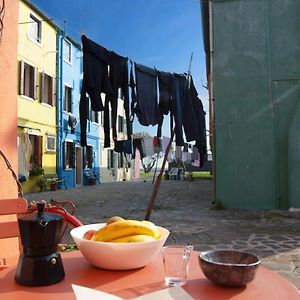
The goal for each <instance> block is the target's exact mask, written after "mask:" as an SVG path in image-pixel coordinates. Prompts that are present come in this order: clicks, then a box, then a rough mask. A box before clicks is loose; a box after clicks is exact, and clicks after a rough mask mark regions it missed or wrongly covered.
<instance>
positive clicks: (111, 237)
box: [90, 216, 160, 243]
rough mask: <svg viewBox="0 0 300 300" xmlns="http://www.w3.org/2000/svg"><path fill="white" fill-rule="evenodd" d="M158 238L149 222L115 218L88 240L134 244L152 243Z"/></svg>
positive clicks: (158, 235) (157, 232)
mask: <svg viewBox="0 0 300 300" xmlns="http://www.w3.org/2000/svg"><path fill="white" fill-rule="evenodd" d="M159 237H160V234H159V231H158V229H157V227H156V226H155V224H154V223H152V222H150V221H137V220H125V219H123V218H121V217H118V216H115V217H112V218H110V219H108V220H107V222H106V225H105V226H104V227H102V228H100V229H99V230H98V231H96V232H94V233H93V234H92V235H91V236H90V239H91V240H92V241H99V242H111V243H135V242H146V241H154V240H156V239H158V238H159Z"/></svg>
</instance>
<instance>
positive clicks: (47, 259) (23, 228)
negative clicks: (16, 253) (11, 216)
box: [15, 202, 65, 286]
mask: <svg viewBox="0 0 300 300" xmlns="http://www.w3.org/2000/svg"><path fill="white" fill-rule="evenodd" d="M62 223H63V217H62V216H61V215H58V214H54V213H48V212H45V203H42V202H40V203H37V211H36V212H33V213H32V214H27V215H23V216H21V217H19V218H18V224H19V229H20V234H21V242H22V245H23V254H22V255H21V256H20V258H19V262H18V266H17V272H16V276H15V279H16V282H17V283H19V284H21V285H26V286H43V285H49V284H53V283H56V282H59V281H61V280H62V279H63V278H64V276H65V272H64V267H63V263H62V260H61V256H60V253H59V251H58V243H59V240H60V235H61V229H62Z"/></svg>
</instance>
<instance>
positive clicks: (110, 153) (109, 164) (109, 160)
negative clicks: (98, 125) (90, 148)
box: [107, 150, 115, 169]
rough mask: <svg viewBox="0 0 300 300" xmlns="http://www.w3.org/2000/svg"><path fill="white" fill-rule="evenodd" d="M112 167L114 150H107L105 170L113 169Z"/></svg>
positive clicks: (113, 164)
mask: <svg viewBox="0 0 300 300" xmlns="http://www.w3.org/2000/svg"><path fill="white" fill-rule="evenodd" d="M114 166H115V163H114V150H107V168H108V169H113V168H114Z"/></svg>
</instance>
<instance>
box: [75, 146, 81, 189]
mask: <svg viewBox="0 0 300 300" xmlns="http://www.w3.org/2000/svg"><path fill="white" fill-rule="evenodd" d="M75 164H76V165H75V170H76V171H75V183H76V185H81V184H82V148H81V147H76V162H75Z"/></svg>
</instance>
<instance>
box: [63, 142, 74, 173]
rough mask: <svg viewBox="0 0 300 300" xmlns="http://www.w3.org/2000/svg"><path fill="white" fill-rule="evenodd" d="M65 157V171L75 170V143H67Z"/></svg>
mask: <svg viewBox="0 0 300 300" xmlns="http://www.w3.org/2000/svg"><path fill="white" fill-rule="evenodd" d="M64 155H65V156H64V163H65V169H73V168H75V144H74V143H73V142H65V144H64Z"/></svg>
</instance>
